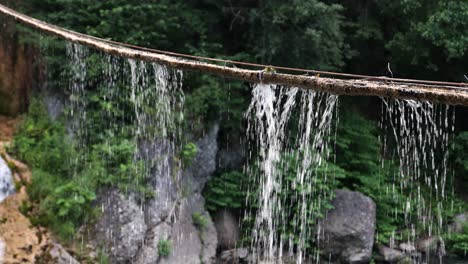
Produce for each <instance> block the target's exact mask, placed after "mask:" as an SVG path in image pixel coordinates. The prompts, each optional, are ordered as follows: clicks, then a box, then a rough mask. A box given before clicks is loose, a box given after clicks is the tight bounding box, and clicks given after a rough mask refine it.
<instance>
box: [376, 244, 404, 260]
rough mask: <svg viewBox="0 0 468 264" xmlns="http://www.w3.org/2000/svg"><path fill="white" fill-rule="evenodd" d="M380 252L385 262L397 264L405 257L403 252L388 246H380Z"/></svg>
mask: <svg viewBox="0 0 468 264" xmlns="http://www.w3.org/2000/svg"><path fill="white" fill-rule="evenodd" d="M378 250H379V253H380V255H382V257H383V260H384V261H385V262H389V263H397V262H398V261H400V260H402V259H403V258H404V257H405V254H403V252H401V251H399V250H396V249H393V248H389V247H386V246H382V245H379V246H378Z"/></svg>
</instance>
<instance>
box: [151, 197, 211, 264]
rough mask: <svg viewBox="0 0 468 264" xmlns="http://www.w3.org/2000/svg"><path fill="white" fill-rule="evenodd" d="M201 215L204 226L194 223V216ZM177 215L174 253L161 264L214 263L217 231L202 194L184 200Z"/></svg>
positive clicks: (173, 229) (173, 245)
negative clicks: (205, 208)
mask: <svg viewBox="0 0 468 264" xmlns="http://www.w3.org/2000/svg"><path fill="white" fill-rule="evenodd" d="M194 213H199V214H201V215H202V217H203V219H204V226H202V227H200V226H198V227H197V226H196V225H194V223H193V214H194ZM177 215H178V216H179V217H178V218H177V221H176V222H175V223H174V225H173V227H172V233H171V242H172V252H171V254H170V255H169V256H168V257H165V258H161V260H160V262H159V263H161V264H179V263H193V264H197V263H213V262H214V260H215V256H216V246H217V235H216V229H215V227H214V224H213V222H212V221H211V218H210V216H209V214H208V213H206V212H205V210H204V200H203V197H202V196H201V194H198V193H196V194H193V195H192V196H191V197H190V199H184V201H183V203H182V204H181V206H180V208H179V210H178V213H177Z"/></svg>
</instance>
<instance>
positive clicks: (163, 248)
mask: <svg viewBox="0 0 468 264" xmlns="http://www.w3.org/2000/svg"><path fill="white" fill-rule="evenodd" d="M171 251H172V246H171V241H169V240H168V239H160V240H159V241H158V255H159V256H161V257H167V256H169V255H170V254H171Z"/></svg>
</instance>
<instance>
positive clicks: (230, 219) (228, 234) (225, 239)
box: [215, 209, 240, 250]
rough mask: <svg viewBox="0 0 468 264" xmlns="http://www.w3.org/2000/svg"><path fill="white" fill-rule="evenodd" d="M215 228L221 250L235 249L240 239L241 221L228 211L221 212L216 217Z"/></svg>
mask: <svg viewBox="0 0 468 264" xmlns="http://www.w3.org/2000/svg"><path fill="white" fill-rule="evenodd" d="M215 226H216V231H217V233H218V247H219V249H221V250H226V249H233V248H235V247H236V245H237V242H238V241H239V238H240V228H239V221H238V219H237V217H236V215H235V214H234V213H233V212H232V211H231V210H228V209H223V210H220V211H219V212H217V213H216V216H215Z"/></svg>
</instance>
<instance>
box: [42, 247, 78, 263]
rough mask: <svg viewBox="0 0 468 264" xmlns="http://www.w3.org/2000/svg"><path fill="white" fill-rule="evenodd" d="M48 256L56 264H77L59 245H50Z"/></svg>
mask: <svg viewBox="0 0 468 264" xmlns="http://www.w3.org/2000/svg"><path fill="white" fill-rule="evenodd" d="M49 255H50V256H51V257H52V259H53V260H54V261H56V262H54V263H56V264H79V263H80V262H78V261H77V260H76V259H75V258H74V257H72V255H70V253H68V252H67V251H66V250H65V249H64V248H63V247H62V246H61V245H60V244H57V243H52V244H51V248H50V250H49Z"/></svg>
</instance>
